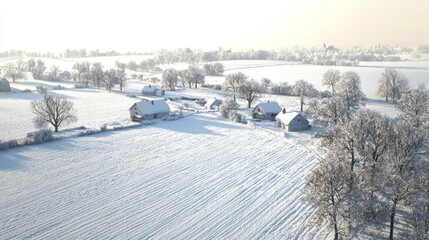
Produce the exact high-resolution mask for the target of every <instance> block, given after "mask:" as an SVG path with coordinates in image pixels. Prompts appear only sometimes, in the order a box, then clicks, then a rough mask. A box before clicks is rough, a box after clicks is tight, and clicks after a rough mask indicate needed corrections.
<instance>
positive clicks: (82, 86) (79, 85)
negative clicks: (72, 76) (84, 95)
mask: <svg viewBox="0 0 429 240" xmlns="http://www.w3.org/2000/svg"><path fill="white" fill-rule="evenodd" d="M74 88H87V86H85V84H79V83H78V84H75V85H74Z"/></svg>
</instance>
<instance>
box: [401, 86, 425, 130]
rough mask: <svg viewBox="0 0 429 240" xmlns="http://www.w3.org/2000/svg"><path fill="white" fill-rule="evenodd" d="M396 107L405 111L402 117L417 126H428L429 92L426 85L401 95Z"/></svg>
mask: <svg viewBox="0 0 429 240" xmlns="http://www.w3.org/2000/svg"><path fill="white" fill-rule="evenodd" d="M396 107H397V108H398V109H399V110H401V111H402V112H403V114H402V115H401V118H402V119H404V120H406V121H407V122H409V123H410V124H412V125H413V126H414V127H416V128H421V127H427V125H426V126H424V124H426V123H427V121H428V119H429V92H428V90H427V89H426V87H425V86H424V85H420V86H419V87H418V88H417V89H413V90H411V91H409V92H407V93H405V94H403V96H402V97H401V99H400V100H399V102H398V103H397V104H396Z"/></svg>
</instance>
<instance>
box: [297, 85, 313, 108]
mask: <svg viewBox="0 0 429 240" xmlns="http://www.w3.org/2000/svg"><path fill="white" fill-rule="evenodd" d="M292 91H293V94H295V95H296V96H299V99H300V104H301V112H302V111H304V104H305V97H311V96H312V95H313V93H314V87H313V84H311V83H309V82H307V81H305V80H298V81H296V83H295V85H294V86H293V90H292Z"/></svg>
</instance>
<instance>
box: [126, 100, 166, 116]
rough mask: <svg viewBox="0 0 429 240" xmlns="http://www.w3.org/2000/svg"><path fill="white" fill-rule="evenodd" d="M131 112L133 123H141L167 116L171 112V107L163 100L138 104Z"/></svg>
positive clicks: (133, 106)
mask: <svg viewBox="0 0 429 240" xmlns="http://www.w3.org/2000/svg"><path fill="white" fill-rule="evenodd" d="M129 110H130V117H131V119H132V120H133V121H141V120H149V119H154V118H162V117H164V116H167V115H168V113H169V112H170V107H169V106H168V104H167V103H166V102H165V101H164V100H162V99H161V100H152V101H142V102H136V103H134V104H133V105H132V106H131V107H130V109H129Z"/></svg>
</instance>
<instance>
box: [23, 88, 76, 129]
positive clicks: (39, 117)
mask: <svg viewBox="0 0 429 240" xmlns="http://www.w3.org/2000/svg"><path fill="white" fill-rule="evenodd" d="M31 111H32V112H33V113H34V114H36V117H35V119H34V124H35V125H36V127H38V128H41V127H46V126H48V125H49V124H51V125H52V126H53V127H54V128H55V132H58V128H59V127H60V125H61V124H62V123H65V124H68V123H71V122H76V121H77V117H76V113H75V110H74V108H73V102H72V101H70V100H68V99H66V98H65V97H64V96H60V95H50V94H44V95H43V98H42V99H40V100H36V101H33V102H31Z"/></svg>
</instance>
